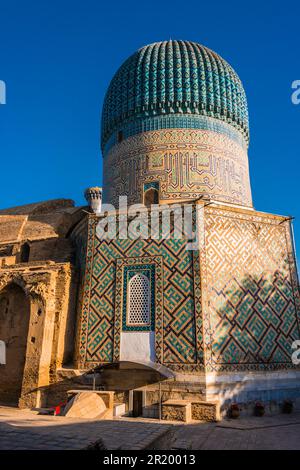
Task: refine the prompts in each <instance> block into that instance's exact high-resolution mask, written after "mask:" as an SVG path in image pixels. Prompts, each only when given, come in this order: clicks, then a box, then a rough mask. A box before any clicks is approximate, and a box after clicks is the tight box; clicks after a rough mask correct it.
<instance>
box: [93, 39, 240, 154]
mask: <svg viewBox="0 0 300 470" xmlns="http://www.w3.org/2000/svg"><path fill="white" fill-rule="evenodd" d="M174 114H177V115H191V117H192V116H193V115H194V116H199V115H201V116H209V117H213V118H216V119H219V120H221V121H223V122H226V123H227V124H231V125H232V126H234V127H235V128H236V129H237V130H238V131H240V132H241V133H242V135H243V136H244V138H245V139H246V141H247V142H248V139H249V127H248V109H247V100H246V95H245V91H244V88H243V85H242V83H241V81H240V79H239V77H238V76H237V74H236V73H235V71H234V70H233V68H232V67H231V66H230V65H229V64H228V63H227V62H226V61H225V60H224V59H222V58H221V57H220V56H219V55H218V54H216V53H215V52H213V51H211V50H210V49H208V48H207V47H204V46H202V45H200V44H197V43H195V42H190V41H173V40H172V41H163V42H157V43H154V44H150V45H148V46H145V47H142V48H141V49H139V50H138V51H137V52H135V53H134V54H133V55H132V56H130V57H129V58H128V59H127V60H126V61H125V62H124V63H123V65H121V67H120V68H119V70H118V71H117V72H116V74H115V76H114V77H113V79H112V81H111V83H110V85H109V88H108V90H107V93H106V96H105V100H104V105H103V112H102V147H103V148H104V146H105V145H106V143H107V142H108V140H109V139H110V138H111V136H112V135H113V134H114V133H115V132H116V131H119V130H122V128H123V127H124V126H126V125H128V124H129V123H130V122H136V121H138V120H143V119H145V118H149V117H151V116H155V117H157V116H167V115H174Z"/></svg>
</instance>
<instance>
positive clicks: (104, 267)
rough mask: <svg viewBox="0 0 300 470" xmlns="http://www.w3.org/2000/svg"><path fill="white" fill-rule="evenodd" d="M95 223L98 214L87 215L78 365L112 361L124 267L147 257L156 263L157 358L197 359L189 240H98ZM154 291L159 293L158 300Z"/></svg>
mask: <svg viewBox="0 0 300 470" xmlns="http://www.w3.org/2000/svg"><path fill="white" fill-rule="evenodd" d="M96 225H97V217H96V216H93V215H90V216H89V237H88V248H87V263H86V274H85V281H86V282H85V286H84V296H83V297H84V299H83V307H82V314H81V333H80V345H79V350H80V367H88V366H92V365H93V364H99V363H104V362H111V361H112V360H116V358H117V357H118V355H119V350H118V348H119V343H120V341H119V339H120V330H121V321H120V320H121V315H119V316H118V315H117V311H121V310H120V308H121V307H120V306H121V305H122V287H123V281H122V276H123V268H124V266H125V265H126V264H127V265H128V264H136V265H137V266H140V265H141V264H143V263H145V262H146V263H147V264H148V265H153V264H154V265H155V289H156V292H158V294H156V303H155V310H156V311H155V332H156V334H155V339H156V360H157V361H158V362H161V363H164V364H165V365H168V366H172V365H173V366H174V367H176V365H178V366H179V367H183V368H184V367H185V366H187V367H189V366H190V365H193V366H195V365H198V364H199V365H201V364H202V362H203V361H202V359H201V357H202V355H201V354H200V353H198V352H197V349H198V348H199V346H200V345H201V344H202V330H201V325H200V326H199V321H198V319H196V318H195V315H196V312H197V313H198V314H199V313H200V310H201V305H200V304H198V305H197V307H195V302H194V298H195V294H194V290H195V289H196V290H197V295H198V296H199V292H200V285H199V282H200V277H199V276H198V277H195V276H194V274H193V270H194V258H193V252H192V251H187V250H186V244H187V241H186V240H183V239H166V240H161V239H157V240H156V239H153V240H152V239H147V240H143V239H138V240H129V239H126V240H122V239H115V240H101V241H100V240H98V239H97V236H96ZM195 279H196V280H195ZM197 279H198V281H197ZM197 282H198V285H196V283H197ZM120 287H121V288H120ZM159 292H161V294H159ZM195 292H196V291H195ZM162 293H163V295H162ZM157 295H160V296H161V302H160V301H159V297H157ZM160 305H161V307H160ZM196 329H197V339H196Z"/></svg>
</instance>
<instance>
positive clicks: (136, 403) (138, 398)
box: [132, 390, 143, 418]
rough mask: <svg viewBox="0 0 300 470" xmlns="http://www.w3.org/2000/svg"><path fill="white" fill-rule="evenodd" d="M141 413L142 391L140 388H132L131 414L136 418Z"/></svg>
mask: <svg viewBox="0 0 300 470" xmlns="http://www.w3.org/2000/svg"><path fill="white" fill-rule="evenodd" d="M142 414H143V392H142V390H133V408H132V416H133V417H134V418H137V417H138V416H142Z"/></svg>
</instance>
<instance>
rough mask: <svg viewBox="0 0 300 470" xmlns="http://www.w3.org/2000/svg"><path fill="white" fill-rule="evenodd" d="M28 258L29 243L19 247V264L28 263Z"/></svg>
mask: <svg viewBox="0 0 300 470" xmlns="http://www.w3.org/2000/svg"><path fill="white" fill-rule="evenodd" d="M29 256H30V245H29V243H23V245H22V246H21V252H20V262H21V263H28V261H29Z"/></svg>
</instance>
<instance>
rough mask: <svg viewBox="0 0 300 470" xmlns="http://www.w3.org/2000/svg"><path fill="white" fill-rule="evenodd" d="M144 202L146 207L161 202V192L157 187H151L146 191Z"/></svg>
mask: <svg viewBox="0 0 300 470" xmlns="http://www.w3.org/2000/svg"><path fill="white" fill-rule="evenodd" d="M144 204H145V206H146V207H150V206H151V204H159V193H158V190H157V189H155V188H150V189H148V190H147V191H146V192H145V195H144Z"/></svg>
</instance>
